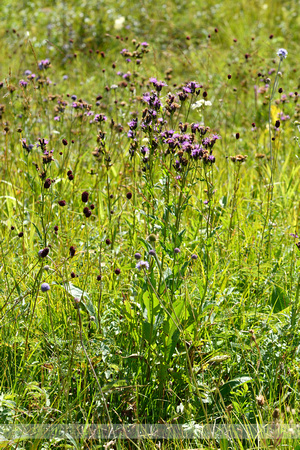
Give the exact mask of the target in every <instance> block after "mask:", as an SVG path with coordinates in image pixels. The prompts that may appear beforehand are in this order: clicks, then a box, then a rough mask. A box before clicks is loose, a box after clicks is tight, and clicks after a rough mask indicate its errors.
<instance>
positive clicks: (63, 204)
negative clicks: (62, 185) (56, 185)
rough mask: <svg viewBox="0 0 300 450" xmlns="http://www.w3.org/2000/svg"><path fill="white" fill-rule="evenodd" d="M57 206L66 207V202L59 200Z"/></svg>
mask: <svg viewBox="0 0 300 450" xmlns="http://www.w3.org/2000/svg"><path fill="white" fill-rule="evenodd" d="M58 204H59V206H66V200H59V202H58Z"/></svg>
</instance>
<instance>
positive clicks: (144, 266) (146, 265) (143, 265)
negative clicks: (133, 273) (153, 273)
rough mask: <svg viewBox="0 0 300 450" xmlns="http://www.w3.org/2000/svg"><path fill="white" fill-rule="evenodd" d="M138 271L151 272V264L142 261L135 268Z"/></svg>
mask: <svg viewBox="0 0 300 450" xmlns="http://www.w3.org/2000/svg"><path fill="white" fill-rule="evenodd" d="M135 267H136V268H137V269H138V270H140V271H141V270H142V269H144V270H149V263H148V262H147V261H140V262H138V263H137V265H136V266H135Z"/></svg>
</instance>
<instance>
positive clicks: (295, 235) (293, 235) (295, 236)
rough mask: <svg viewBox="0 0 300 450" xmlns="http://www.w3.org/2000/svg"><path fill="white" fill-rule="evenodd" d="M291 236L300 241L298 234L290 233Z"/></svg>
mask: <svg viewBox="0 0 300 450" xmlns="http://www.w3.org/2000/svg"><path fill="white" fill-rule="evenodd" d="M290 236H292V237H293V238H294V239H299V236H298V235H297V234H296V233H290Z"/></svg>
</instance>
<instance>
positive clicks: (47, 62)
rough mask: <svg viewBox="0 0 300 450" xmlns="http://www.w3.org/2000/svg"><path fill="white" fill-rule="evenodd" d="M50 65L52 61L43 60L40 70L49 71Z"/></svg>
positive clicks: (39, 65)
mask: <svg viewBox="0 0 300 450" xmlns="http://www.w3.org/2000/svg"><path fill="white" fill-rule="evenodd" d="M50 65H51V63H50V60H49V59H42V61H40V62H39V63H38V68H39V69H40V70H43V69H48V68H49V67H50Z"/></svg>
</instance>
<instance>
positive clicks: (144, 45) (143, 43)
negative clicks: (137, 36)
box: [141, 42, 149, 47]
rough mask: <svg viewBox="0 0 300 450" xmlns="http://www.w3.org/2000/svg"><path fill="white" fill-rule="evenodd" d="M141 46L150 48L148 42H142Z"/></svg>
mask: <svg viewBox="0 0 300 450" xmlns="http://www.w3.org/2000/svg"><path fill="white" fill-rule="evenodd" d="M141 46H142V47H148V46H149V44H148V42H142V43H141Z"/></svg>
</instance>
